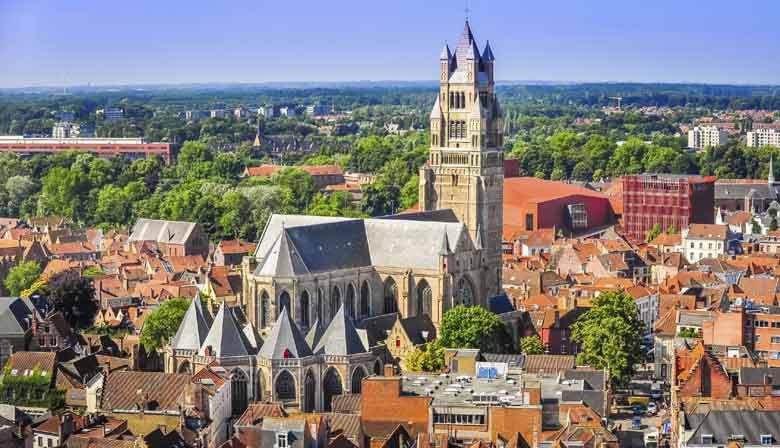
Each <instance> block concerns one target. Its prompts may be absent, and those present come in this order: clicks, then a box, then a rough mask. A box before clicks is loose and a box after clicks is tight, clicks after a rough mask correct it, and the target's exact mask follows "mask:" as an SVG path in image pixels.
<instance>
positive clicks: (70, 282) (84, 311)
mask: <svg viewBox="0 0 780 448" xmlns="http://www.w3.org/2000/svg"><path fill="white" fill-rule="evenodd" d="M48 289H49V300H50V301H51V302H52V304H53V305H54V308H55V309H56V310H58V311H60V312H61V313H62V316H63V317H64V318H65V320H66V321H67V322H68V323H69V324H70V326H71V327H73V328H75V329H80V328H88V327H89V326H90V325H92V321H93V320H94V318H95V314H96V313H97V309H98V307H97V302H96V301H95V288H94V286H93V285H92V280H90V279H89V278H87V277H82V276H81V275H80V274H79V273H78V272H76V271H72V270H68V271H64V272H61V273H59V274H56V275H55V276H53V277H52V278H51V280H49V284H48Z"/></svg>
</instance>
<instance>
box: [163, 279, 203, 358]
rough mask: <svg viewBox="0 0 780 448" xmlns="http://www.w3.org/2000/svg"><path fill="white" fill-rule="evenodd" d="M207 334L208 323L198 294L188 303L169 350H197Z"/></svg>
mask: <svg viewBox="0 0 780 448" xmlns="http://www.w3.org/2000/svg"><path fill="white" fill-rule="evenodd" d="M208 333H209V326H208V322H207V321H206V317H205V315H204V313H203V308H202V305H201V303H200V293H198V294H197V295H196V296H195V298H194V299H192V301H191V302H190V306H189V307H188V308H187V312H186V313H185V314H184V319H182V321H181V324H179V329H178V330H176V334H175V335H174V336H173V339H171V348H174V349H180V350H198V349H199V348H200V346H201V345H203V341H205V340H206V336H207V335H208Z"/></svg>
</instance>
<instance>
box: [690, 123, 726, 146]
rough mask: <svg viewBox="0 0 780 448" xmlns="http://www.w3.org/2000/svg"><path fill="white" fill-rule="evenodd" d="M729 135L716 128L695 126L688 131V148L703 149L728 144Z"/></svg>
mask: <svg viewBox="0 0 780 448" xmlns="http://www.w3.org/2000/svg"><path fill="white" fill-rule="evenodd" d="M728 141H729V133H728V132H726V131H725V130H723V129H721V128H718V127H717V126H695V127H694V128H693V129H691V130H689V131H688V147H689V148H693V149H704V148H709V147H716V146H722V145H725V144H726V143H728Z"/></svg>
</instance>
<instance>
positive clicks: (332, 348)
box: [314, 305, 366, 356]
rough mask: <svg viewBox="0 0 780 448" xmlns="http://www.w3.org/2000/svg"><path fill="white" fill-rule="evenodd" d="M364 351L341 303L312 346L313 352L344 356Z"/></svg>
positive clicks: (361, 342) (364, 348)
mask: <svg viewBox="0 0 780 448" xmlns="http://www.w3.org/2000/svg"><path fill="white" fill-rule="evenodd" d="M365 352H366V347H365V346H364V345H363V341H362V340H361V339H360V336H359V335H358V333H357V330H355V325H354V324H353V323H352V319H350V318H349V317H348V316H347V314H346V313H345V312H344V305H342V306H341V308H339V310H338V312H337V313H336V315H335V316H333V320H332V321H330V325H328V328H327V329H326V330H325V333H323V334H322V337H321V338H320V340H319V342H317V346H316V347H314V353H315V354H318V355H319V354H325V355H339V356H346V355H355V354H358V353H365Z"/></svg>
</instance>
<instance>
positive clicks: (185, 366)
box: [177, 361, 192, 374]
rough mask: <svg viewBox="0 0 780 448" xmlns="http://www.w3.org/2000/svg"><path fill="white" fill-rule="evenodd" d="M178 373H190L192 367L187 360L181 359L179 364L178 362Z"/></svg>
mask: <svg viewBox="0 0 780 448" xmlns="http://www.w3.org/2000/svg"><path fill="white" fill-rule="evenodd" d="M177 370H178V373H189V374H192V367H191V366H190V362H189V361H183V362H182V363H181V364H179V368H178V369H177Z"/></svg>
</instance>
